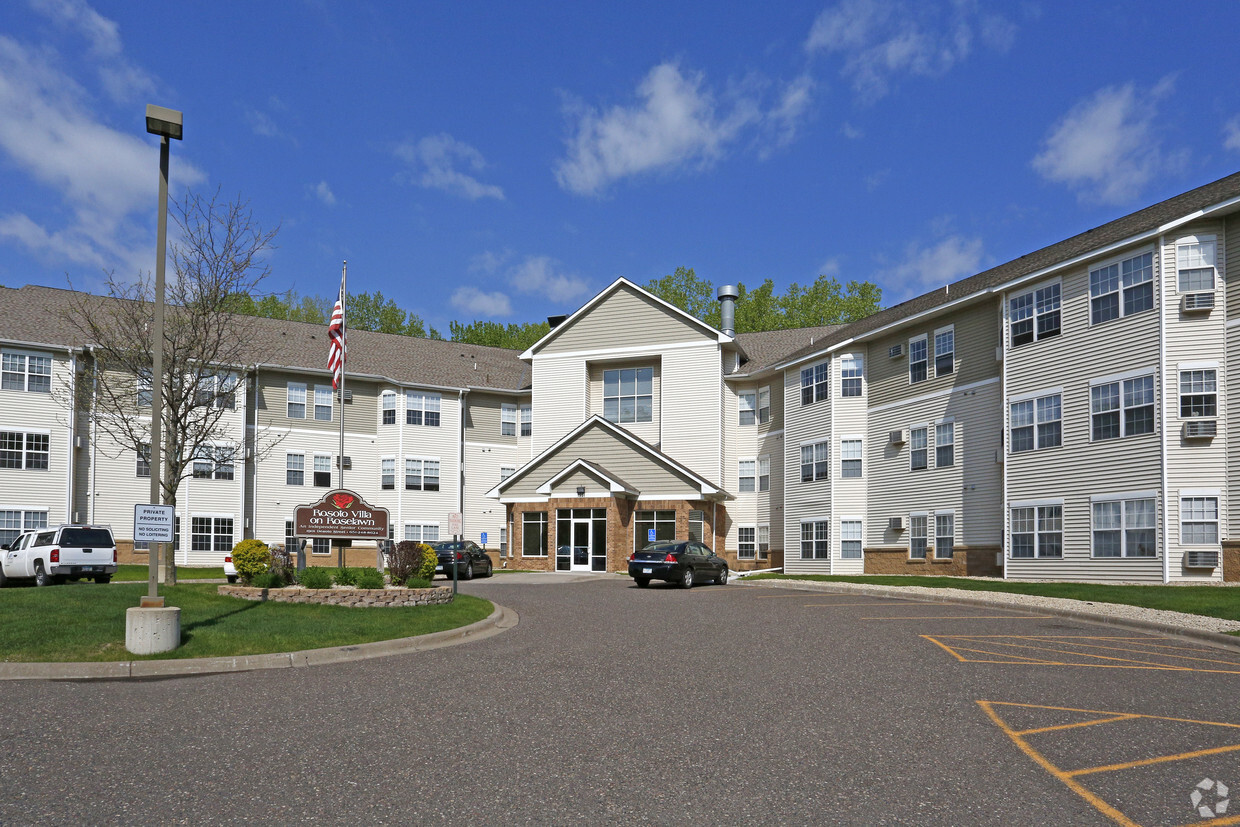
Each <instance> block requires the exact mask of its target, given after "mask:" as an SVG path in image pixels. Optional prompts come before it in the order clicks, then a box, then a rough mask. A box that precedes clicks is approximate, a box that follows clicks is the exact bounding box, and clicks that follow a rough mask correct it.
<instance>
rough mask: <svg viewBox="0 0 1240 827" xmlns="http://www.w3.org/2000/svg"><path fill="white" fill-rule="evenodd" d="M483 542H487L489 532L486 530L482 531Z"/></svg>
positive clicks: (484, 543)
mask: <svg viewBox="0 0 1240 827" xmlns="http://www.w3.org/2000/svg"><path fill="white" fill-rule="evenodd" d="M482 544H483V545H484V546H485V545H486V544H487V533H486V532H485V531H484V532H482Z"/></svg>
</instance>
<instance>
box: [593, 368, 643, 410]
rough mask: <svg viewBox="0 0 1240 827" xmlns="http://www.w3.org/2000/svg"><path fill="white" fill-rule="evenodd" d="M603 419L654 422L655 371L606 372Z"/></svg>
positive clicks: (626, 369) (641, 369) (604, 375)
mask: <svg viewBox="0 0 1240 827" xmlns="http://www.w3.org/2000/svg"><path fill="white" fill-rule="evenodd" d="M603 418H604V419H606V420H607V421H608V422H619V423H626V422H653V421H654V369H653V368H623V369H620V370H605V371H603Z"/></svg>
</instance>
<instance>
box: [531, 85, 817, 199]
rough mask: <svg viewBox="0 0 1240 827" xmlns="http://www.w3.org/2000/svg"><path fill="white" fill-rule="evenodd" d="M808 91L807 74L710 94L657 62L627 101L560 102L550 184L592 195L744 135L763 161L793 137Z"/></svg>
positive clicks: (695, 158) (687, 163)
mask: <svg viewBox="0 0 1240 827" xmlns="http://www.w3.org/2000/svg"><path fill="white" fill-rule="evenodd" d="M813 93H814V81H813V79H812V78H811V77H810V76H808V75H801V76H799V77H797V78H796V79H794V80H792V81H791V82H789V83H787V84H783V85H779V84H775V83H771V82H769V81H766V80H764V79H762V78H759V77H751V78H747V79H746V80H745V81H744V82H741V83H737V84H733V85H730V87H729V89H728V91H727V92H726V93H725V94H724V95H722V96H718V98H717V96H716V94H715V93H714V92H713V91H712V90H711V88H710V87H709V86H708V84H707V83H706V77H705V75H703V74H702V73H701V72H682V71H681V68H680V66H679V65H678V64H676V63H661V64H659V65H658V66H655V67H654V68H653V69H651V70H650V71H649V72H648V73H647V74H646V76H645V77H644V78H643V79H642V81H641V83H639V84H638V86H637V90H636V96H637V100H636V101H635V102H634V103H632V104H630V105H627V106H626V105H616V106H612V107H610V108H609V109H605V110H604V109H595V108H591V107H585V106H581V105H579V104H573V105H570V106H568V107H566V114H567V116H568V117H569V118H570V120H571V121H572V123H571V124H570V127H569V136H568V138H567V139H566V140H565V145H566V152H565V156H564V157H563V158H561V159H560V160H559V161H557V162H556V164H555V178H556V181H557V182H558V183H559V185H560V186H561V187H562V188H564V189H566V190H568V191H569V192H573V193H576V194H578V195H598V194H601V193H602V192H603V191H604V190H606V189H607V187H608V186H609V185H610V184H612V183H613V182H615V181H618V180H620V179H622V178H628V177H632V176H637V175H642V174H645V173H657V172H663V173H672V172H680V171H684V170H702V169H706V168H709V167H710V166H711V165H713V164H714V163H716V162H717V161H719V160H720V159H721V158H723V157H724V156H725V155H727V153H728V151H729V150H730V149H731V147H732V146H733V145H734V144H735V143H737V141H738V140H739V139H740V137H741V136H742V135H743V134H746V133H748V134H750V135H751V136H752V137H753V142H754V145H755V146H756V149H757V152H758V155H759V157H761V158H765V157H767V156H768V155H769V154H771V152H773V151H774V150H775V149H777V148H779V147H782V146H785V145H787V144H789V143H791V142H792V141H793V140H795V138H796V137H797V132H798V130H799V128H800V125H801V123H802V122H803V121H804V119H805V118H806V117H807V116H808V114H809V110H810V107H811V104H812V102H813ZM764 96H766V97H767V98H773V100H770V101H769V103H768V102H767V101H764V100H763V98H764Z"/></svg>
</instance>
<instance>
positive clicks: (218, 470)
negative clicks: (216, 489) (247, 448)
mask: <svg viewBox="0 0 1240 827" xmlns="http://www.w3.org/2000/svg"><path fill="white" fill-rule="evenodd" d="M211 453H212V457H213V458H214V460H215V478H216V479H217V480H230V479H232V478H233V457H235V456H236V454H237V451H236V449H234V448H232V447H231V446H227V445H217V446H216V447H215V450H213V451H212V452H211Z"/></svg>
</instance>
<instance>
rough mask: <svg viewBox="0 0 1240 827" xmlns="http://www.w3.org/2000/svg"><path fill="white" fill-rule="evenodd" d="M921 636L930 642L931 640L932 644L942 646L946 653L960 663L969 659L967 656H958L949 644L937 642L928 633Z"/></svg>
mask: <svg viewBox="0 0 1240 827" xmlns="http://www.w3.org/2000/svg"><path fill="white" fill-rule="evenodd" d="M921 637H923V638H925V639H926V640H928V641H930V642H931V643H933V644H934V645H936V646H939V647H941V648H942V649H943V650H944V651H945V652H947V654H949V655H951V656H952V657H954V658H955V659H956V660H958V661H960V662H961V663H967V662H968V660H969V659H968V658H965V657H961V656H960V655H959V654H958V653H957V652H955V651H954V650H953V649H952V648H951V647H950V646H948V645H947V644H945V643H939V642H938V641H937V640H935V639H934V638H932V637H930V636H929V635H922V636H921Z"/></svg>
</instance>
